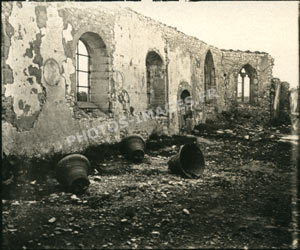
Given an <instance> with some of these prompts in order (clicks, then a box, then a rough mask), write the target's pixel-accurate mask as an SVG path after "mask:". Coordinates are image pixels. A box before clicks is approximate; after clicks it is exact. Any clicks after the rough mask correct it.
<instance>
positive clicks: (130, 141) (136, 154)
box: [120, 135, 145, 162]
mask: <svg viewBox="0 0 300 250" xmlns="http://www.w3.org/2000/svg"><path fill="white" fill-rule="evenodd" d="M144 149H145V142H144V140H143V138H142V137H141V136H139V135H130V136H127V137H125V138H124V139H123V140H122V141H121V144H120V151H121V152H122V153H123V154H124V156H125V157H126V158H127V159H129V160H131V161H133V162H142V161H143V159H144V155H145V152H144Z"/></svg>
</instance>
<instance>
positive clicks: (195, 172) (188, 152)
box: [168, 143, 205, 178]
mask: <svg viewBox="0 0 300 250" xmlns="http://www.w3.org/2000/svg"><path fill="white" fill-rule="evenodd" d="M168 166H169V169H170V170H171V172H172V173H174V174H179V175H181V176H183V177H187V178H197V177H200V176H201V174H202V173H203V171H204V166H205V162H204V156H203V153H202V151H201V150H200V149H199V147H198V146H197V144H195V143H189V144H185V145H183V146H181V148H180V150H179V152H178V153H177V154H176V155H174V156H173V157H172V158H171V159H170V160H169V161H168Z"/></svg>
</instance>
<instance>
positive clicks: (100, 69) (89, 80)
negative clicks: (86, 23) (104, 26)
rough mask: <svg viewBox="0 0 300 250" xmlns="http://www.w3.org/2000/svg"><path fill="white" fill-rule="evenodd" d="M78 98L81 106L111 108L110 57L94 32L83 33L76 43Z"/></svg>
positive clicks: (104, 109) (104, 110) (101, 108)
mask: <svg viewBox="0 0 300 250" xmlns="http://www.w3.org/2000/svg"><path fill="white" fill-rule="evenodd" d="M76 99H77V103H78V106H79V107H80V108H99V109H100V110H102V111H103V112H107V111H108V110H109V57H108V52H107V48H106V45H105V43H104V41H103V39H102V38H101V37H100V36H99V35H98V34H96V33H94V32H86V33H84V34H82V35H81V36H80V38H79V40H78V42H77V44H76Z"/></svg>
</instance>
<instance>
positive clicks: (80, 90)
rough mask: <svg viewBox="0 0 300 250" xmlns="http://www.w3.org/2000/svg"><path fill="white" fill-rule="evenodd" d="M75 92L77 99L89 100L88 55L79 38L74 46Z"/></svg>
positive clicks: (81, 100)
mask: <svg viewBox="0 0 300 250" xmlns="http://www.w3.org/2000/svg"><path fill="white" fill-rule="evenodd" d="M76 93H77V101H80V102H90V99H91V97H90V55H89V52H88V49H87V47H86V45H85V44H84V42H83V41H81V40H80V39H79V40H78V43H77V46H76Z"/></svg>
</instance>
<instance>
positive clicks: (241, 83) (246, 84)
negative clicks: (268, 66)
mask: <svg viewBox="0 0 300 250" xmlns="http://www.w3.org/2000/svg"><path fill="white" fill-rule="evenodd" d="M256 79H257V73H256V70H255V69H254V68H253V67H252V66H251V65H250V64H246V65H245V66H243V67H242V68H241V69H240V71H239V74H238V80H237V91H236V97H237V101H239V102H243V103H254V102H255V97H256V89H257V86H256V84H257V81H256Z"/></svg>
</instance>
